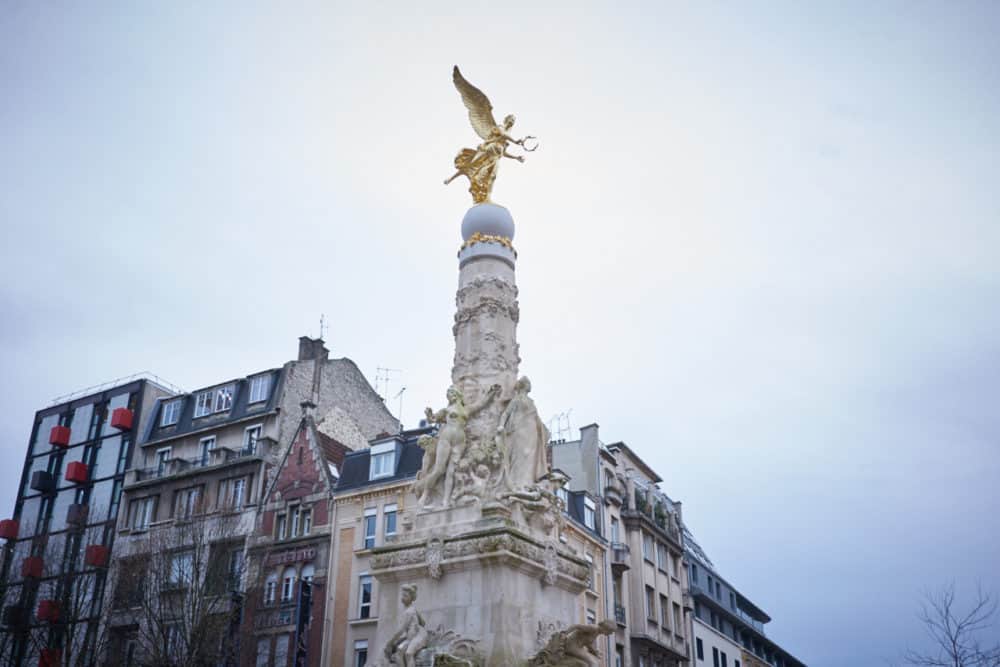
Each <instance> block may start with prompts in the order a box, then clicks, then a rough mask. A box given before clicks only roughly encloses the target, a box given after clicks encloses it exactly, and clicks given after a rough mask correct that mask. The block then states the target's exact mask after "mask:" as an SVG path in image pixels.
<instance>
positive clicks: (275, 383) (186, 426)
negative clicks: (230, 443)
mask: <svg viewBox="0 0 1000 667" xmlns="http://www.w3.org/2000/svg"><path fill="white" fill-rule="evenodd" d="M259 375H270V376H271V386H270V389H269V393H268V397H267V400H266V401H260V402H258V403H253V404H252V405H251V404H250V403H249V400H250V379H251V378H254V377H257V376H259ZM283 379H284V378H283V373H282V369H280V368H272V369H271V370H266V371H261V372H259V373H253V374H252V375H248V376H246V377H244V378H236V379H233V380H228V381H226V382H217V383H216V384H213V385H210V386H208V387H204V388H202V389H199V390H197V391H192V392H191V393H190V394H184V395H182V396H173V397H170V398H167V399H161V400H159V401H157V403H156V406H155V407H154V408H153V414H152V417H151V419H150V420H149V422H148V424H147V425H146V432H145V433H144V434H143V438H142V444H144V445H145V444H148V443H151V442H158V441H161V440H169V439H172V438H177V437H179V436H182V435H186V434H188V433H194V432H197V431H202V430H204V429H207V428H215V427H218V426H221V425H223V424H228V423H233V422H238V421H242V420H244V419H250V418H252V417H258V416H263V415H266V414H270V413H273V412H274V411H275V410H276V409H277V406H278V397H279V395H280V394H281V389H282V380H283ZM230 384H231V385H233V403H232V406H230V408H229V410H226V411H224V412H215V413H211V414H208V415H205V416H203V417H198V418H195V416H194V407H195V400H196V397H197V395H198V394H200V393H201V392H203V391H208V390H210V389H216V388H218V387H224V386H226V385H230ZM175 400H181V401H184V405H183V407H182V408H181V414H180V418H179V419H178V420H177V423H176V424H171V425H169V426H161V425H160V422H161V415H162V412H163V406H164V405H166V404H167V403H171V402H173V401H175Z"/></svg>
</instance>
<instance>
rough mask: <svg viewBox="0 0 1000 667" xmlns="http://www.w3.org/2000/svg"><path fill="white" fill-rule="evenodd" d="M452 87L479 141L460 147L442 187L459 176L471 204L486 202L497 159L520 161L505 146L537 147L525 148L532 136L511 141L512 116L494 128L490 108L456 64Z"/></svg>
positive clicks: (488, 198) (530, 149)
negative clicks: (466, 182)
mask: <svg viewBox="0 0 1000 667" xmlns="http://www.w3.org/2000/svg"><path fill="white" fill-rule="evenodd" d="M451 78H452V81H454V82H455V88H457V89H458V92H459V93H460V94H461V95H462V102H464V103H465V108H466V109H468V110H469V120H470V121H471V122H472V129H473V130H475V131H476V134H478V135H479V137H480V138H481V139H482V140H483V143H481V144H479V146H478V148H475V149H472V148H463V149H462V150H461V151H459V153H458V155H456V156H455V169H457V170H458V171H456V172H455V173H454V174H452V175H451V177H449V178H448V179H447V180H445V182H444V184H445V185H448V184H449V183H451V182H452V181H454V180H455V179H456V178H458V177H459V176H465V177H466V178H468V179H469V192H470V193H471V194H472V201H474V202H475V203H477V204H482V203H483V202H488V201H489V200H490V192H492V190H493V182H494V181H495V180H496V178H497V168H498V167H499V166H500V158H502V157H509V158H511V159H512V160H517V161H518V162H524V156H523V155H511V154H510V153H508V152H507V146H508V145H509V144H517V145H518V146H520V147H521V148H523V149H524V150H525V151H527V152H529V153H530V152H531V151H533V150H535V149H536V148H538V144H537V143H536V144H534V145H531V146H530V147H529V146H526V145H525V144H526V142H528V141H531V140H534V139H535V137H524V138H523V139H514V138H513V137H511V136H510V135H509V134H508V132H510V129H511V128H512V127H514V116H512V115H508V116H506V117H505V118H504V119H503V125H497V122H496V121H495V120H493V105H492V104H490V100H489V98H488V97H486V95H484V94H483V91H481V90H479V89H478V88H476V87H475V86H473V85H472V84H471V83H469V82H468V81H466V80H465V77H463V76H462V73H461V72H459V71H458V65H456V66H455V69H454V70H452V73H451Z"/></svg>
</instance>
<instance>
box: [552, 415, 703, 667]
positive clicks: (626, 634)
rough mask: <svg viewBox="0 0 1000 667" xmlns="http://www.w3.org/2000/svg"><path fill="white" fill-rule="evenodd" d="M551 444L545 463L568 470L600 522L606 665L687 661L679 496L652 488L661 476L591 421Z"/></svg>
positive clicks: (662, 665) (645, 666)
mask: <svg viewBox="0 0 1000 667" xmlns="http://www.w3.org/2000/svg"><path fill="white" fill-rule="evenodd" d="M550 449H551V458H552V465H553V466H554V467H556V468H559V469H560V470H564V471H566V472H567V474H568V475H570V477H571V480H570V482H569V486H570V489H572V490H579V491H586V492H587V493H588V494H589V495H590V496H591V497H593V498H594V499H595V505H596V508H595V509H596V510H597V514H598V521H599V522H600V523H601V524H602V525H603V526H606V529H605V534H606V535H607V539H608V542H607V551H606V553H605V563H606V565H605V567H604V576H605V577H606V578H607V581H610V583H611V585H610V593H609V595H608V596H607V597H606V605H607V607H608V614H609V616H608V617H609V618H614V619H615V620H616V621H617V625H618V629H617V631H616V632H615V634H614V636H613V637H610V638H609V639H608V644H609V646H608V654H609V657H610V661H609V662H610V664H612V665H614V666H615V667H624V666H626V665H630V666H632V667H668V666H677V665H681V664H686V663H687V662H688V660H689V655H690V627H689V625H690V624H689V621H688V617H687V615H688V614H689V613H690V602H689V598H688V596H687V595H686V593H687V573H686V571H685V569H684V567H683V561H682V559H683V555H684V551H683V535H682V534H681V531H680V526H681V525H682V524H681V503H679V502H675V501H673V500H671V499H670V498H669V497H668V496H667V495H666V494H665V493H663V492H662V491H661V490H660V489H659V488H658V484H659V483H660V482H662V479H661V478H660V477H659V475H657V474H656V472H655V471H653V470H652V469H651V468H650V467H649V466H648V465H647V464H646V463H645V462H644V461H643V460H642V459H641V458H640V457H639V456H638V455H637V454H636V453H635V452H634V451H633V450H632V449H631V448H629V447H628V446H627V445H625V444H624V443H621V442H618V443H614V444H610V445H605V444H604V443H603V442H601V440H600V437H599V427H598V425H597V424H591V425H589V426H585V427H583V428H582V429H580V438H579V439H578V440H573V441H563V440H559V441H553V442H552V443H551V445H550Z"/></svg>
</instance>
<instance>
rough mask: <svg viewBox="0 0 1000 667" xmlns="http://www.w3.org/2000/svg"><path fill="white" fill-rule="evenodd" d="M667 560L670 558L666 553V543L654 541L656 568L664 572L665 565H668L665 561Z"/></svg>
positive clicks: (665, 569)
mask: <svg viewBox="0 0 1000 667" xmlns="http://www.w3.org/2000/svg"><path fill="white" fill-rule="evenodd" d="M669 560H670V558H669V556H668V554H667V545H665V544H664V543H663V542H657V543H656V566H657V567H658V568H660V569H661V570H662V571H664V572H666V571H667V567H669V565H668V563H667V562H668V561H669Z"/></svg>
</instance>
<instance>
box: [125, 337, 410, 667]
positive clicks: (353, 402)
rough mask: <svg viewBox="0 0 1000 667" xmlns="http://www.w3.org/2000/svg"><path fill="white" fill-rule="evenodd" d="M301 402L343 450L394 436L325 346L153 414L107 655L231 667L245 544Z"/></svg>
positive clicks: (129, 482)
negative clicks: (206, 661) (201, 661)
mask: <svg viewBox="0 0 1000 667" xmlns="http://www.w3.org/2000/svg"><path fill="white" fill-rule="evenodd" d="M303 403H307V404H311V405H312V406H315V407H313V408H310V410H311V411H312V414H315V415H316V417H315V422H316V426H315V430H316V431H318V432H322V433H323V434H324V435H326V436H328V437H330V438H332V439H333V440H335V441H336V442H338V443H340V444H342V445H344V446H345V447H350V446H351V444H354V445H356V446H361V447H363V446H365V444H366V442H367V440H368V439H369V438H371V437H373V436H375V435H376V434H378V433H381V432H394V431H396V430H398V428H399V425H398V422H397V421H396V419H395V418H394V417H392V415H391V414H390V413H389V412H388V410H387V409H386V407H385V405H384V403H383V401H382V399H381V398H380V397H379V396H378V395H377V394H376V393H375V391H374V390H373V389H372V388H371V386H370V385H369V384H368V382H367V380H365V378H364V376H363V375H362V374H361V372H360V370H358V368H357V366H356V365H355V364H354V363H353V362H352V361H351V360H349V359H330V358H329V352H328V350H327V349H326V347H325V345H324V344H323V341H322V340H318V339H311V338H306V337H303V338H301V339H300V340H299V354H298V358H297V359H295V360H294V361H290V362H288V363H286V364H284V365H283V366H282V367H280V368H271V369H265V370H261V371H258V372H256V373H253V374H250V375H248V376H245V377H241V378H234V379H228V380H226V381H224V382H220V383H216V384H213V385H211V386H208V387H205V388H203V389H199V390H197V391H194V392H191V393H188V394H184V395H181V396H176V397H171V398H169V399H166V400H160V401H159V402H158V403H157V404H156V405H155V407H154V408H153V414H152V419H151V420H150V422H149V425H148V427H147V429H146V431H145V432H144V433H143V434H142V437H141V439H140V441H139V443H138V451H137V453H136V456H135V457H134V458H135V465H134V467H133V469H132V470H131V471H130V472H129V473H128V475H127V477H126V481H125V487H124V499H123V506H124V507H126V508H127V509H126V510H125V512H123V513H122V515H121V517H120V519H119V522H118V534H119V539H118V541H117V542H116V546H115V558H116V560H117V561H118V562H119V564H120V567H119V572H118V573H117V575H116V592H115V594H114V596H113V597H114V600H113V601H114V604H113V608H114V614H113V616H112V640H111V642H110V644H111V646H110V650H111V654H113V655H116V656H123V657H125V658H126V659H127V657H128V656H130V655H134V654H136V653H141V654H143V655H144V656H145V658H146V659H153V660H163V661H174V660H178V659H185V658H187V659H194V658H197V659H210V660H215V661H219V662H229V663H235V661H236V660H237V656H238V654H239V653H241V652H243V650H244V647H243V646H242V645H241V642H243V639H244V638H243V637H242V636H241V627H242V623H241V622H240V620H239V619H240V617H241V616H242V615H243V613H244V611H245V610H244V607H245V605H246V604H247V602H246V588H247V586H249V585H253V584H255V583H256V582H253V581H248V577H247V561H246V548H247V541H248V538H250V537H251V536H252V535H253V534H254V532H255V530H256V529H257V514H258V512H260V511H261V502H262V500H263V499H264V498H265V497H266V493H267V492H268V490H269V489H270V488H271V487H272V485H273V484H274V481H275V475H276V474H277V472H278V470H279V469H280V467H281V466H280V464H281V463H282V461H283V460H284V457H285V454H286V450H287V448H288V446H289V444H290V443H291V442H292V441H293V436H295V434H296V432H297V431H299V430H300V426H301V421H302V404H303ZM299 520H300V522H301V521H302V517H301V515H300V518H299ZM300 525H301V523H300ZM142 572H151V573H152V577H142V576H141V574H140V573H142ZM300 576H301V575H300ZM275 641H276V642H277V643H275V644H274V646H273V650H275V651H277V650H278V648H280V640H275ZM269 664H270V663H269Z"/></svg>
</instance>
